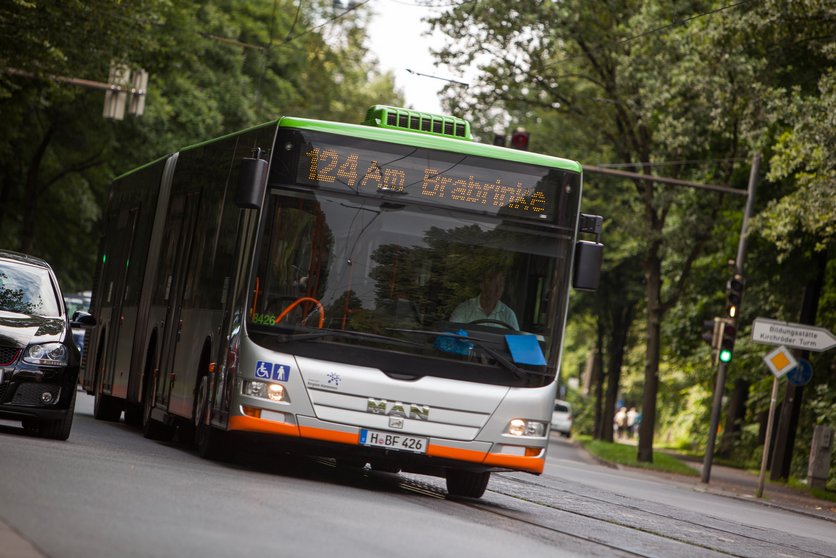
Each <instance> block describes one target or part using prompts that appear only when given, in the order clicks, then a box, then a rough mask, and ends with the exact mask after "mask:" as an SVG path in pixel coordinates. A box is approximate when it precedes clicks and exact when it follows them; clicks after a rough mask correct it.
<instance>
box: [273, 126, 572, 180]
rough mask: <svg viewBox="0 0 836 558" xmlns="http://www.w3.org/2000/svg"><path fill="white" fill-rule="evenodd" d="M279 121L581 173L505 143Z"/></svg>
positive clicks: (559, 161) (568, 163)
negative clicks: (498, 144) (507, 145)
mask: <svg viewBox="0 0 836 558" xmlns="http://www.w3.org/2000/svg"><path fill="white" fill-rule="evenodd" d="M278 124H279V127H282V128H297V129H301V130H314V131H319V132H329V133H332V134H339V135H343V136H351V137H358V138H363V139H369V140H376V141H385V142H389V143H397V144H400V145H410V146H413V147H420V148H424V149H438V150H441V151H452V152H455V153H462V154H464V155H475V156H479V157H488V158H491V159H501V160H504V161H513V162H518V163H526V164H530V165H540V166H544V167H552V168H558V169H562V170H567V171H572V172H577V173H580V172H582V170H583V169H582V167H581V164H580V163H578V162H577V161H572V160H569V159H562V158H560V157H552V156H550V155H542V154H540V153H531V152H528V151H522V150H519V149H510V148H507V147H499V146H496V145H489V144H485V143H478V142H473V141H466V140H462V139H454V138H447V137H439V136H434V135H429V134H422V133H417V132H412V131H406V130H393V129H386V128H377V127H375V126H368V125H364V124H345V123H341V122H328V121H324V120H312V119H307V118H295V117H290V116H285V117H283V118H280V119H279V121H278Z"/></svg>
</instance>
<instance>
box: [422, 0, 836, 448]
mask: <svg viewBox="0 0 836 558" xmlns="http://www.w3.org/2000/svg"><path fill="white" fill-rule="evenodd" d="M510 22H512V23H510ZM832 22H833V7H832V3H828V2H826V1H824V0H801V1H789V0H767V1H765V2H759V3H744V4H736V5H733V6H729V5H728V4H722V3H719V2H709V3H704V2H703V3H693V2H686V3H674V4H671V3H663V2H636V1H623V2H616V3H609V4H607V5H603V4H600V3H589V2H579V1H568V2H558V3H553V2H543V3H540V2H513V1H511V0H484V1H481V2H478V3H476V4H472V3H464V4H461V5H459V6H456V7H454V8H453V9H451V10H449V11H448V12H446V13H444V14H442V15H440V16H439V17H437V18H435V20H434V24H435V26H436V28H437V29H438V30H440V31H442V32H444V33H445V34H446V35H448V36H449V37H451V38H454V40H451V41H448V42H447V44H445V45H444V46H443V48H441V49H440V50H439V59H440V60H441V61H443V62H447V63H450V64H452V65H454V66H458V67H460V68H461V69H465V68H468V67H471V66H472V65H474V64H478V65H479V67H480V69H481V70H482V73H481V74H480V75H479V76H478V78H477V79H476V80H475V81H476V83H474V84H472V85H471V86H470V87H469V88H467V90H465V89H463V88H461V87H458V86H456V85H455V84H451V85H450V86H448V87H447V89H446V98H447V103H448V105H449V108H450V109H451V110H456V111H458V112H462V111H465V112H469V113H470V114H472V115H473V116H474V120H475V129H476V130H477V132H479V133H481V134H482V135H483V137H489V134H490V133H491V132H492V131H493V130H498V129H501V128H503V127H508V125H509V123H510V127H514V126H516V125H523V126H525V127H526V129H528V130H529V131H530V132H531V133H532V135H531V138H532V141H531V143H532V149H534V150H537V151H543V152H548V153H552V154H556V155H560V156H566V157H570V158H575V159H578V160H580V161H582V162H584V163H587V164H589V163H593V164H598V163H608V162H613V163H620V164H622V165H626V164H630V163H632V164H633V167H632V168H631V167H630V166H627V170H634V171H641V172H652V173H658V174H663V175H666V176H673V177H677V178H684V179H689V180H693V181H701V182H706V183H712V184H729V185H732V186H734V187H736V188H739V189H741V190H742V189H745V187H746V184H747V181H748V178H749V170H750V169H749V161H750V160H751V154H752V153H754V152H762V153H763V154H764V158H763V166H762V169H761V174H760V185H759V188H758V194H757V196H756V203H757V205H756V207H755V211H756V213H759V214H760V215H758V216H757V217H756V218H755V219H753V220H752V222H751V224H750V225H751V228H750V231H751V232H750V235H749V239H748V252H747V254H746V262H745V266H744V268H745V273H746V277H747V287H746V294H745V297H744V304H743V314H742V315H741V317H740V320H739V324H740V327H739V334H738V342H737V345H736V348H735V355H734V360H733V362H732V363H731V365H730V367H729V382H730V383H731V382H733V381H734V380H735V379H745V380H747V381H749V382H752V388H751V389H752V395H753V398H754V399H753V401H752V404H751V405H750V408H749V414H748V415H747V417H746V419H745V422H746V424H745V426H744V432H743V434H742V435H741V436H740V437H739V438H738V439H737V441H736V444H737V446H736V447H735V449H734V452H736V455H739V456H741V457H743V456H745V455H747V452H748V454H751V452H752V450H753V449H754V447H755V446H756V439H755V438H756V434H753V432H756V431H757V430H758V428H757V424H758V422H757V416H758V415H757V413H758V412H760V411H761V410H762V404H761V403H762V400H763V399H764V398H766V397H768V393H769V387H770V386H769V385H768V384H767V385H763V382H760V381H759V380H760V379H761V378H764V375H765V370H764V367H763V363H762V361H761V357H762V356H763V354H764V346H763V345H757V344H754V343H751V342H750V341H749V339H748V337H749V333H750V325H749V324H751V321H752V319H753V318H755V317H757V316H767V317H773V318H776V319H784V320H788V321H797V320H798V316H799V311H800V306H801V298H802V297H801V292H802V290H803V289H804V288H805V286H806V285H807V284H808V282H809V281H810V280H811V279H812V278H813V277H814V276H815V274H816V271H817V265H818V264H816V263H815V262H814V261H813V254H815V253H816V252H818V253H819V254H820V255H821V254H825V256H824V257H825V259H827V258H829V259H832V258H830V256H832V253H833V249H834V243H833V230H834V219H835V218H836V207H834V203H836V181H834V171H833V169H834V165H833V160H834V153H836V151H835V150H834V149H833V148H832V145H834V144H836V138H834V130H836V121H834V115H836V105H834V103H836V101H834V95H833V91H834V72H833V70H832V67H833V57H834V56H836V43H834V38H833V34H832V32H831V31H830V29H829V28H830V27H832ZM645 162H647V163H656V166H654V167H652V168H650V167H646V166H643V165H639V163H645ZM665 162H672V163H665ZM663 163H664V164H663ZM584 181H585V194H584V210H585V211H589V212H598V213H601V214H603V215H605V217H606V221H605V231H604V232H605V234H604V242H605V243H606V245H607V249H606V252H605V262H604V269H605V272H604V276H603V278H602V286H601V288H600V289H599V292H598V293H597V294H596V295H595V296H590V295H587V294H585V295H582V296H574V297H573V300H572V306H571V313H570V319H569V324H568V328H567V331H568V337H567V341H566V345H565V350H566V354H565V355H564V361H563V377H564V378H565V377H567V376H573V375H574V374H575V372H574V371H575V370H577V369H578V368H580V367H581V366H582V365H583V363H584V362H585V358H586V355H587V354H588V353H589V351H590V350H592V349H594V347H595V345H596V338H597V337H598V336H599V335H603V337H604V339H600V340H597V343H598V344H600V346H601V347H602V348H603V350H604V351H606V352H607V353H608V354H605V357H604V358H605V361H608V359H610V357H611V356H612V353H613V352H614V351H616V350H619V349H618V344H617V343H616V344H614V345H612V346H611V343H610V340H612V339H617V338H618V337H619V336H621V337H623V338H624V339H625V342H626V343H627V344H628V347H627V348H626V352H625V359H624V363H623V366H622V368H621V372H622V374H621V378H620V381H619V388H620V389H619V393H620V397H621V398H623V399H627V400H635V399H636V398H640V397H641V396H642V393H643V391H644V380H645V378H646V377H647V376H646V374H647V372H646V370H647V369H650V370H651V373H652V369H653V366H654V361H655V358H654V355H653V354H645V347H646V346H647V347H649V348H650V347H651V344H647V345H645V343H646V340H647V339H648V337H651V338H652V337H654V336H655V335H656V333H655V332H654V329H655V328H656V327H659V337H660V342H661V351H660V357H661V358H660V362H659V363H658V377H659V379H660V381H659V393H658V401H659V410H658V411H659V412H658V415H659V416H658V417H656V423H657V425H658V429H659V430H658V432H657V440H659V441H660V442H662V443H670V444H672V445H675V446H677V447H681V448H690V449H692V450H694V451H700V450H701V449H702V448H703V447H704V444H705V440H706V437H707V429H708V426H707V423H708V409H709V408H710V400H711V392H712V390H713V383H714V378H715V374H716V370H715V368H714V367H713V366H712V364H711V355H710V354H709V350H708V347H707V346H706V345H705V344H704V343H703V342H702V340H701V339H700V332H701V324H702V322H703V320H709V319H711V318H712V317H713V316H716V315H719V314H720V313H721V312H722V309H723V306H724V290H725V281H726V280H727V279H728V278H729V276H730V275H731V271H730V269H729V267H728V266H727V262H728V261H729V260H732V259H734V258H735V255H736V252H737V245H738V232H739V231H740V229H741V216H742V209H743V205H744V204H743V203H742V201H743V200H742V199H741V198H737V197H732V196H723V195H718V194H714V193H709V192H705V191H683V189H681V188H676V187H672V186H658V185H657V186H655V187H652V188H651V187H647V186H646V185H645V186H643V185H640V184H632V183H630V182H626V181H624V180H619V179H615V178H611V177H601V176H600V175H596V174H593V173H586V174H585V177H584ZM741 263H744V262H741ZM833 268H834V266H833V265H832V264H831V265H829V266H828V271H827V273H826V274H825V287H824V289H823V291H822V292H823V293H824V294H823V297H822V299H821V301H820V303H819V313H818V316H819V317H818V322H819V323H820V324H824V325H827V324H833V323H836V311H834V308H836V305H834V301H833V300H832V299H833V298H834V297H835V296H836V295H833V294H832V293H833V292H834V288H833V285H834V269H833ZM636 271H638V272H639V273H634V272H636ZM657 280H658V281H659V283H660V286H659V289H658V292H656V290H655V287H653V282H654V281H657ZM828 286H829V287H828ZM633 296H636V300H637V302H636V311H637V313H639V314H638V315H639V316H641V314H640V313H641V312H642V311H644V317H645V319H644V320H642V322H643V323H635V324H631V323H630V322H626V323H625V322H624V321H623V320H621V321H620V322H619V321H618V320H617V319H616V318H617V317H618V316H623V315H624V314H623V312H624V311H625V310H626V309H627V308H629V301H630V300H631V298H632V297H633ZM599 326H600V327H599ZM625 328H627V329H629V335H627V334H626V333H627V332H625V331H624V330H625ZM651 350H652V349H651ZM817 358H824V359H825V361H824V362H823V363H822V367H821V368H820V366H819V365H818V364H817V365H816V370H817V371H818V370H820V369H823V371H822V374H821V375H819V374H818V373H817V374H816V376H815V378H814V381H813V385H811V387H810V388H809V389H807V390H806V391H805V401H806V402H807V405H806V406H805V409H810V410H811V409H817V410H819V412H820V406H828V405H830V404H832V402H830V400H829V399H828V398H827V396H825V395H824V392H822V391H820V390H819V388H818V387H816V386H818V385H821V384H822V383H824V384H828V383H829V380H824V379H823V378H826V377H827V371H828V370H829V371H830V372H831V373H830V376H833V374H832V371H833V367H832V357H828V356H823V355H819V357H817ZM613 372H616V373H617V372H618V371H617V370H616V371H610V373H611V374H612V373H613ZM608 381H617V380H615V378H614V377H613V378H611V379H610V380H608ZM587 403H588V401H587V400H584V404H582V405H579V410H578V411H577V414H578V416H579V419H580V420H579V423H576V424H580V425H581V428H583V430H584V431H591V427H589V428H587V426H585V424H586V423H585V420H586V418H587V416H592V415H591V414H586V410H587V409H593V408H594V406H593V405H591V404H587ZM752 405H754V406H755V408H752ZM810 410H806V411H805V413H809V412H812V411H810ZM813 420H814V419H813V418H812V416H810V415H809V414H805V416H804V417H802V427H801V429H800V431H799V436H798V438H797V439H801V438H805V439H807V440H809V437H808V432H807V430H808V429H809V427H810V425H811V424H812V422H813ZM753 425H754V426H753ZM799 443H801V442H799ZM806 443H809V441H808V442H806ZM803 450H804V448H803V447H800V448H799V450H798V452H799V455H801V452H802V451H803ZM797 461H804V459H798V460H797Z"/></svg>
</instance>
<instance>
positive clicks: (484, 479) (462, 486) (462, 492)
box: [446, 469, 491, 498]
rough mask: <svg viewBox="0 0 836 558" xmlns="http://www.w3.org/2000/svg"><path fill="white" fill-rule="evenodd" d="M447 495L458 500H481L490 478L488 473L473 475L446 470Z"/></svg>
mask: <svg viewBox="0 0 836 558" xmlns="http://www.w3.org/2000/svg"><path fill="white" fill-rule="evenodd" d="M446 476H447V493H448V494H449V495H450V496H453V497H458V498H481V497H482V494H484V493H485V489H486V488H487V487H488V481H489V480H490V478H491V473H490V471H487V472H484V473H474V472H473V471H462V470H460V469H447V475H446Z"/></svg>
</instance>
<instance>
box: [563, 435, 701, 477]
mask: <svg viewBox="0 0 836 558" xmlns="http://www.w3.org/2000/svg"><path fill="white" fill-rule="evenodd" d="M578 440H579V441H580V442H581V443H582V444H583V446H584V448H586V450H587V451H589V453H591V454H592V455H594V456H595V457H597V458H598V459H601V460H603V461H606V462H607V463H616V464H618V465H626V466H628V467H636V468H640V469H651V470H654V471H662V472H665V473H676V474H678V475H686V476H691V477H695V476H697V470H696V469H694V468H693V467H691V466H690V465H687V464H685V463H683V462H682V461H680V460H679V459H677V458H676V457H674V456H672V455H669V454H667V453H664V452H653V461H652V462H651V463H648V462H645V461H639V460H637V459H636V447H635V446H632V445H628V444H619V443H610V442H603V441H601V440H592V439H589V438H586V437H579V438H578Z"/></svg>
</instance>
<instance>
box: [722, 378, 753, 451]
mask: <svg viewBox="0 0 836 558" xmlns="http://www.w3.org/2000/svg"><path fill="white" fill-rule="evenodd" d="M748 399H749V382H747V381H746V380H743V379H740V378H738V379H737V380H735V381H734V389H733V390H732V395H731V398H730V399H729V404H728V405H727V407H726V428H725V430H724V431H723V438H722V439H721V440H720V447H719V449H718V451H717V453H718V454H719V455H723V456H728V455H729V454H730V453H731V451H732V450H733V449H734V444H735V442H736V441H737V439H738V438H740V430H741V426H742V424H743V420H744V418H745V417H746V401H747V400H748Z"/></svg>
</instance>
